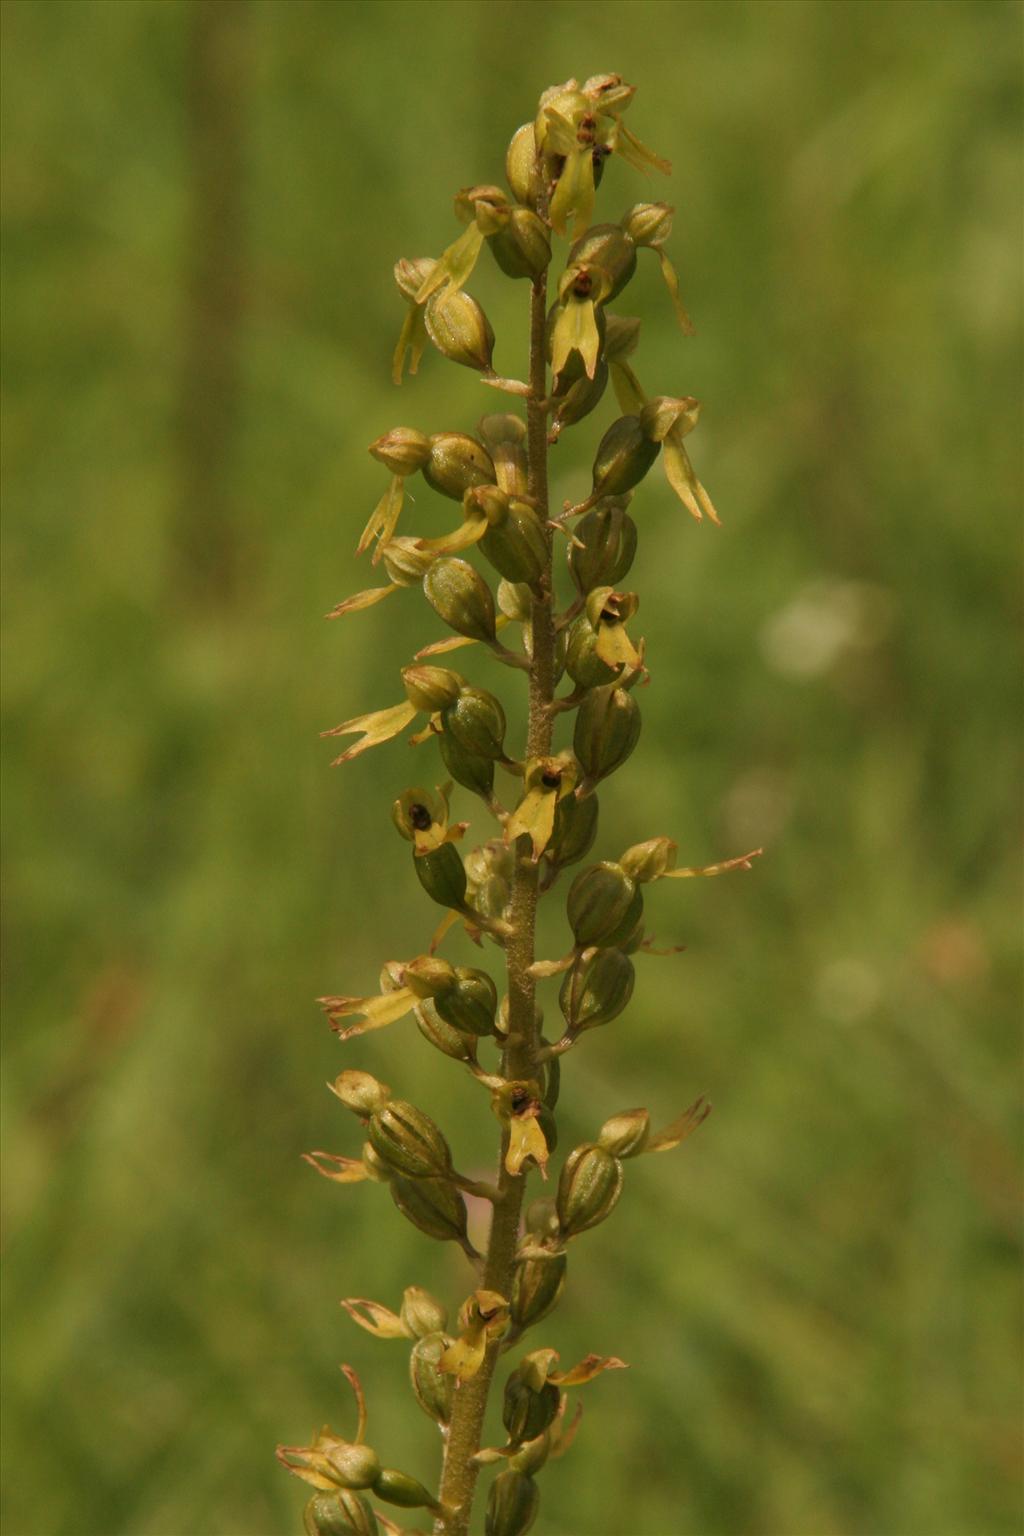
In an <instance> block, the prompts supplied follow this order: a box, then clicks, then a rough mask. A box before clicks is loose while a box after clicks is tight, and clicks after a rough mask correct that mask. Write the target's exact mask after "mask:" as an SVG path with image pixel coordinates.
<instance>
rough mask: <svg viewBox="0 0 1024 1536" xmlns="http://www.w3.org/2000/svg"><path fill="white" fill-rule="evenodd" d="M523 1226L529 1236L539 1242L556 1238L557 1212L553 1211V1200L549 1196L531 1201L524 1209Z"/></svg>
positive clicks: (557, 1232) (540, 1196)
mask: <svg viewBox="0 0 1024 1536" xmlns="http://www.w3.org/2000/svg"><path fill="white" fill-rule="evenodd" d="M523 1224H524V1226H525V1227H526V1230H527V1232H529V1234H530V1236H531V1237H536V1238H538V1239H539V1240H540V1241H541V1242H548V1241H549V1240H551V1239H552V1238H557V1237H558V1234H559V1226H558V1212H557V1210H556V1209H555V1202H554V1198H553V1197H552V1196H551V1195H538V1197H537V1199H536V1200H531V1201H530V1204H529V1205H528V1206H527V1207H526V1215H525V1216H524V1218H523Z"/></svg>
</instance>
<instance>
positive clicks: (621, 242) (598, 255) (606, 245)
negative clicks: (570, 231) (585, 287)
mask: <svg viewBox="0 0 1024 1536" xmlns="http://www.w3.org/2000/svg"><path fill="white" fill-rule="evenodd" d="M574 262H576V263H579V264H580V265H582V266H597V267H604V269H605V271H606V272H607V273H608V275H609V277H610V278H611V280H612V286H611V290H610V292H609V293H608V295H607V299H614V298H617V297H618V295H619V294H620V293H621V292H622V290H623V288H625V286H626V284H627V283H628V282H629V280H630V278H631V277H632V276H633V273H634V272H635V271H636V247H635V245H634V244H633V241H632V239H631V238H630V236H629V235H628V234H627V233H626V232H625V231H624V230H623V229H622V228H620V226H619V225H618V224H592V225H591V227H590V228H589V229H588V230H587V232H586V234H585V235H584V236H583V237H582V239H580V240H577V241H576V244H575V245H574V246H573V247H572V249H571V250H570V252H569V256H568V261H567V265H570V266H571V265H572V264H573V263H574Z"/></svg>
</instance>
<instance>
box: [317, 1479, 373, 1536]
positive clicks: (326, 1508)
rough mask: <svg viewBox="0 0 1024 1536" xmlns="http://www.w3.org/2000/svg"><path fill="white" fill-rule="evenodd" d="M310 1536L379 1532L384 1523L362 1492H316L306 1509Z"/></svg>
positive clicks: (366, 1534) (364, 1535) (359, 1535)
mask: <svg viewBox="0 0 1024 1536" xmlns="http://www.w3.org/2000/svg"><path fill="white" fill-rule="evenodd" d="M302 1523H303V1525H304V1526H305V1529H306V1536H353V1533H355V1536H378V1532H379V1530H380V1526H379V1525H378V1524H377V1517H376V1515H375V1514H374V1512H373V1509H372V1506H371V1505H369V1504H368V1503H367V1502H366V1500H365V1499H364V1498H363V1496H362V1494H361V1493H352V1492H350V1491H349V1490H348V1489H342V1490H339V1492H337V1493H316V1494H314V1495H313V1497H312V1498H311V1499H310V1501H309V1503H308V1504H307V1505H306V1507H305V1509H304V1510H303V1512H302Z"/></svg>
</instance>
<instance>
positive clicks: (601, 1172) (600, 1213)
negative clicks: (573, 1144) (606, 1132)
mask: <svg viewBox="0 0 1024 1536" xmlns="http://www.w3.org/2000/svg"><path fill="white" fill-rule="evenodd" d="M621 1194H622V1165H621V1163H619V1162H618V1160H617V1159H616V1158H614V1157H612V1155H611V1154H610V1153H609V1152H606V1151H605V1150H604V1148H603V1147H597V1146H593V1145H588V1146H582V1147H577V1148H576V1149H575V1151H574V1152H570V1153H569V1156H568V1158H567V1159H566V1162H565V1167H564V1168H563V1169H562V1175H561V1178H560V1179H559V1181H558V1195H557V1197H556V1204H557V1208H558V1220H559V1223H560V1225H561V1228H562V1232H563V1234H564V1235H565V1236H566V1237H575V1236H576V1235H577V1234H578V1233H580V1232H586V1231H587V1229H588V1228H589V1227H596V1226H597V1225H598V1223H599V1222H602V1221H604V1219H605V1218H606V1217H607V1216H609V1215H610V1214H611V1212H612V1210H613V1208H614V1206H615V1204H616V1202H617V1201H618V1198H619V1196H620V1195H621Z"/></svg>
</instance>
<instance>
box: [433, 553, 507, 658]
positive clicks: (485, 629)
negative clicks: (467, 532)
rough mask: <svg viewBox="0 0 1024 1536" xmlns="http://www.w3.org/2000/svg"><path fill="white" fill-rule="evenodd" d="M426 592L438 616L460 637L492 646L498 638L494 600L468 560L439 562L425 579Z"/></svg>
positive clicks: (449, 557) (452, 556)
mask: <svg viewBox="0 0 1024 1536" xmlns="http://www.w3.org/2000/svg"><path fill="white" fill-rule="evenodd" d="M423 591H424V593H425V594H426V598H427V602H428V603H429V604H430V606H431V607H432V608H433V609H434V611H435V613H437V614H438V615H439V616H440V617H441V618H442V619H443V620H444V622H445V623H446V624H448V625H449V626H450V627H451V628H452V629H454V630H455V631H456V632H457V633H458V634H460V635H465V636H466V637H467V639H470V640H483V641H485V642H488V643H491V642H493V641H494V640H495V639H496V638H497V630H496V629H495V612H494V598H493V597H492V596H491V591H490V588H489V587H488V585H487V583H486V582H485V581H484V579H483V577H482V576H481V575H480V574H479V573H478V572H477V571H475V570H474V569H473V567H472V566H471V565H470V564H469V562H468V561H467V560H460V559H458V558H457V557H456V556H454V555H448V556H446V557H445V558H443V559H441V560H435V561H434V563H433V565H432V566H431V567H430V570H429V571H428V572H427V574H426V575H425V576H424V578H423Z"/></svg>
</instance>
